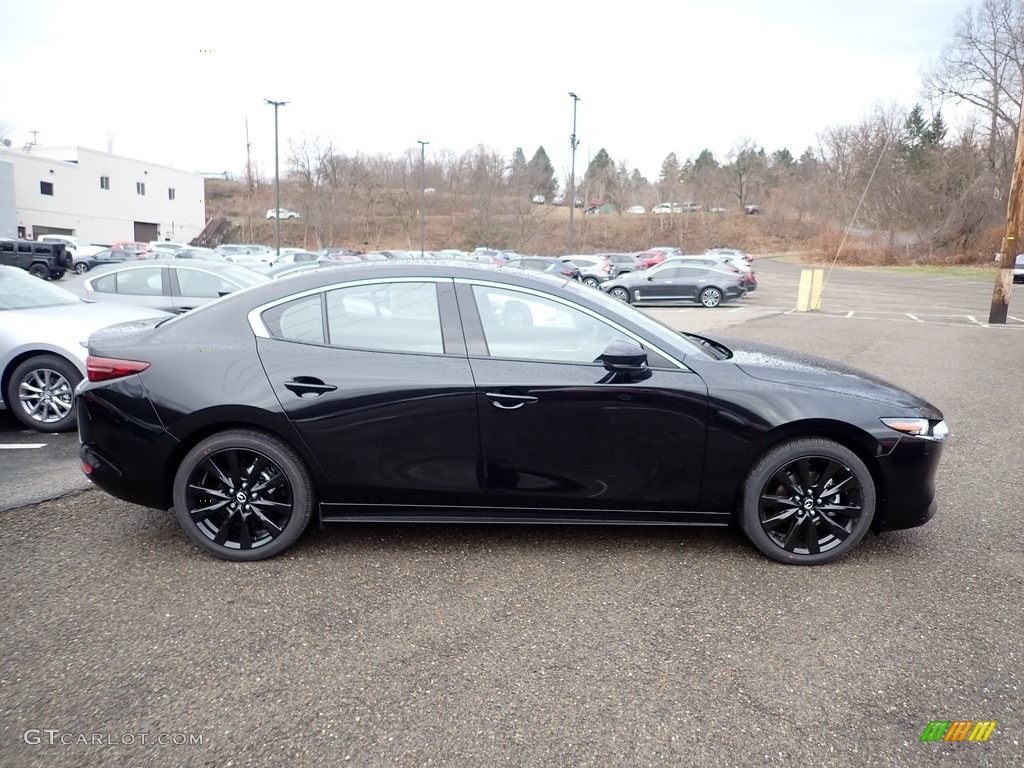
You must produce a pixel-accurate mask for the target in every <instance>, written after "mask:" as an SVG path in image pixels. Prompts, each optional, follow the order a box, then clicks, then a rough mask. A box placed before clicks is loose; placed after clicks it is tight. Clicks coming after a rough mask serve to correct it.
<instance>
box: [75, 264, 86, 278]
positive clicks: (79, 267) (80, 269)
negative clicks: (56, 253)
mask: <svg viewBox="0 0 1024 768" xmlns="http://www.w3.org/2000/svg"><path fill="white" fill-rule="evenodd" d="M88 271H89V265H88V263H86V262H84V261H80V262H78V263H77V264H75V274H79V275H84V274H85V273H86V272H88Z"/></svg>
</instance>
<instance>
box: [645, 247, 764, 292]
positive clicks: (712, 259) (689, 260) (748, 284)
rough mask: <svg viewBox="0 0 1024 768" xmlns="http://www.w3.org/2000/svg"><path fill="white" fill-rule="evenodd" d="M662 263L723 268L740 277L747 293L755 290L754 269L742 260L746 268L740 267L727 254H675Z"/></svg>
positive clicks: (755, 278)
mask: <svg viewBox="0 0 1024 768" xmlns="http://www.w3.org/2000/svg"><path fill="white" fill-rule="evenodd" d="M741 261H742V260H741ZM664 263H665V264H696V265H698V266H702V267H711V268H712V269H724V270H726V271H728V272H733V273H735V274H737V275H739V276H740V278H742V280H743V287H744V288H745V289H746V290H747V293H750V292H751V291H756V290H757V276H756V275H755V274H754V270H753V269H751V268H750V265H749V264H747V263H746V262H743V266H745V267H746V269H740V268H739V267H738V266H737V265H736V264H734V263H732V261H730V260H729V257H728V256H715V255H713V254H707V255H703V256H676V257H673V258H671V259H669V260H667V261H665V262H664Z"/></svg>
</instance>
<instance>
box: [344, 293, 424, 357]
mask: <svg viewBox="0 0 1024 768" xmlns="http://www.w3.org/2000/svg"><path fill="white" fill-rule="evenodd" d="M327 329H328V340H327V343H328V344H330V345H331V346H336V347H351V348H358V349H373V350H382V351H388V352H413V353H419V354H424V353H425V354H443V353H444V342H443V341H442V337H441V315H440V311H439V308H438V302H437V288H436V286H435V285H434V283H373V284H370V285H357V286H351V287H348V288H337V289H335V290H333V291H328V292H327Z"/></svg>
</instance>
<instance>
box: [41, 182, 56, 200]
mask: <svg viewBox="0 0 1024 768" xmlns="http://www.w3.org/2000/svg"><path fill="white" fill-rule="evenodd" d="M39 194H41V195H49V196H50V197H53V182H52V181H40V182H39Z"/></svg>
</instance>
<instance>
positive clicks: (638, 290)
mask: <svg viewBox="0 0 1024 768" xmlns="http://www.w3.org/2000/svg"><path fill="white" fill-rule="evenodd" d="M744 282H745V281H744V279H743V277H742V275H741V274H740V273H738V272H727V271H726V270H724V269H715V268H713V267H704V266H699V265H689V264H675V263H673V262H667V263H665V264H659V265H657V266H655V267H652V268H651V269H645V270H644V271H642V272H633V273H631V274H629V275H625V276H623V277H619V278H616V279H615V280H610V281H608V282H607V283H604V284H603V285H602V286H601V290H603V291H607V292H608V294H609V295H610V296H612V297H614V298H616V299H621V300H622V301H624V302H626V303H629V304H651V303H655V304H680V303H697V304H701V305H703V306H705V307H709V308H713V307H717V306H719V305H720V304H723V303H724V302H727V301H731V300H733V299H739V298H742V297H743V296H744V295H746V292H747V291H746V288H744Z"/></svg>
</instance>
